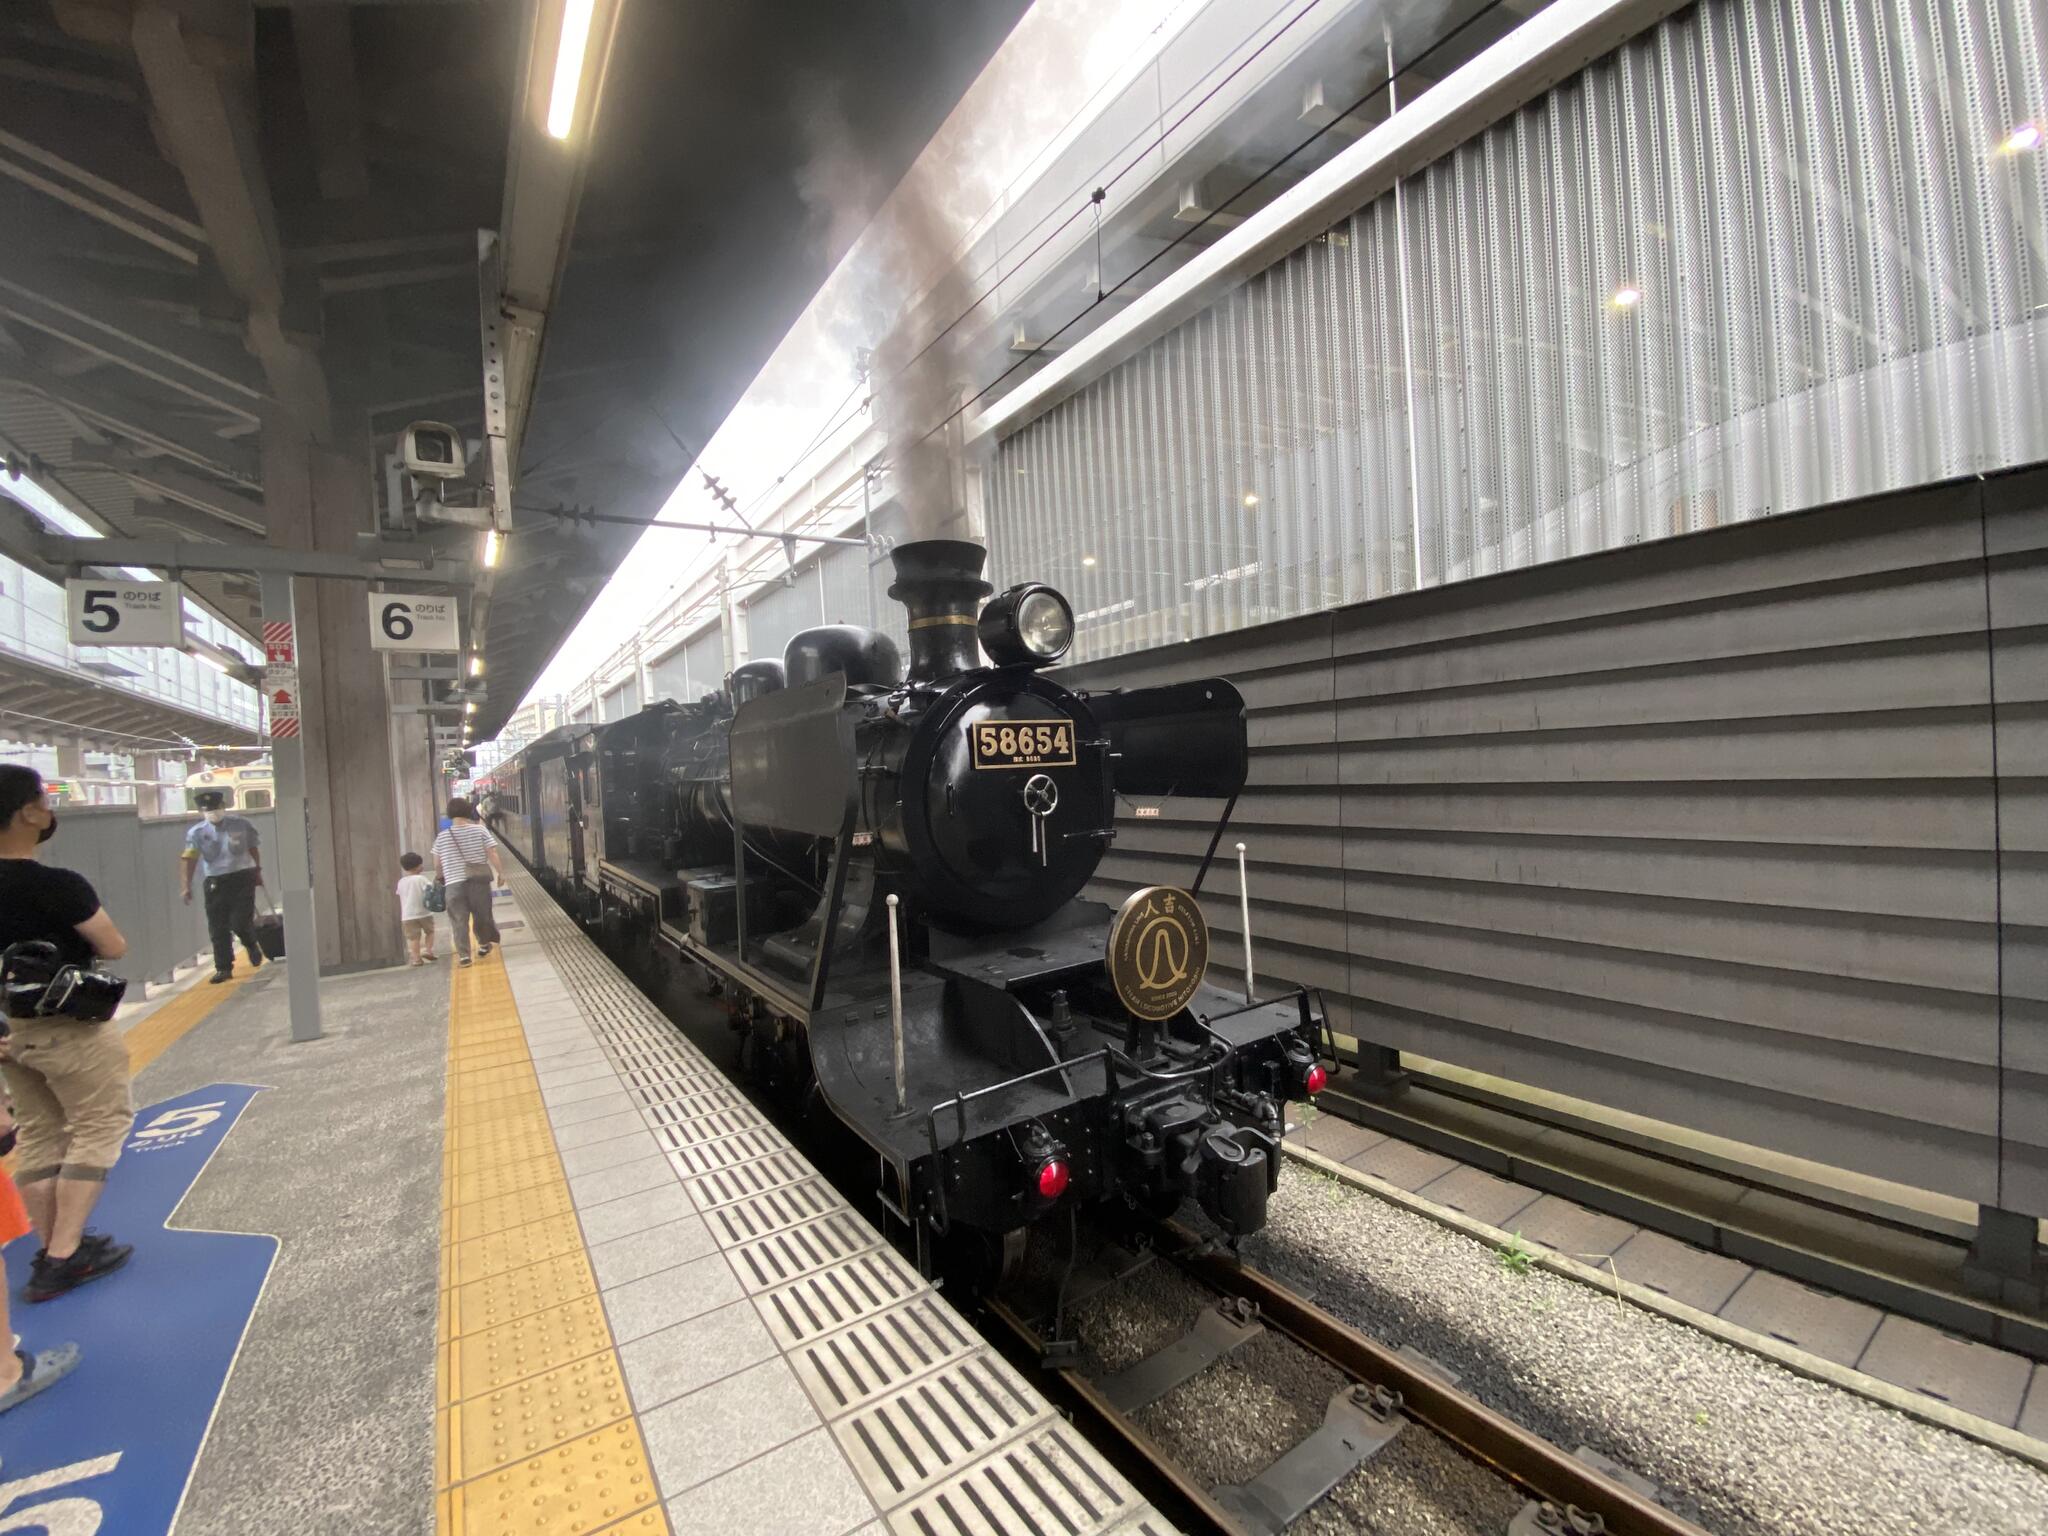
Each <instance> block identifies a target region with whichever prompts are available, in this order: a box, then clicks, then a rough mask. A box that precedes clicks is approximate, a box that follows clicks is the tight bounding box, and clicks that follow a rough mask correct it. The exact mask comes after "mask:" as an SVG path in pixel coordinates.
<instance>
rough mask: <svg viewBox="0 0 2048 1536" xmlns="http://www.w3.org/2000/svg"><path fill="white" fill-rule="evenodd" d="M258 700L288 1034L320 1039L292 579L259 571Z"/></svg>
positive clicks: (310, 838)
mask: <svg viewBox="0 0 2048 1536" xmlns="http://www.w3.org/2000/svg"><path fill="white" fill-rule="evenodd" d="M263 663H264V665H263V707H264V712H265V715H266V716H267V722H266V723H267V725H268V727H269V731H270V765H271V772H272V773H273V774H274V775H275V778H276V790H275V794H276V803H277V849H276V863H277V874H278V878H279V879H280V880H281V881H283V883H284V889H283V890H281V891H280V892H279V893H278V904H279V906H280V907H281V908H282V909H283V911H284V931H285V944H286V951H285V979H286V981H287V983H288V984H289V986H290V994H289V997H290V1002H291V1019H292V1039H293V1040H294V1041H303V1040H318V1039H319V1038H320V1033H321V1031H320V930H319V928H318V927H317V926H316V924H315V921H314V916H313V828H312V823H311V822H310V821H309V820H308V819H307V816H306V748H305V737H304V736H303V735H301V734H300V722H301V700H300V697H299V647H298V624H297V620H296V618H295V616H294V614H293V604H292V578H291V577H290V576H289V575H286V574H284V573H282V572H277V571H265V572H264V573H263Z"/></svg>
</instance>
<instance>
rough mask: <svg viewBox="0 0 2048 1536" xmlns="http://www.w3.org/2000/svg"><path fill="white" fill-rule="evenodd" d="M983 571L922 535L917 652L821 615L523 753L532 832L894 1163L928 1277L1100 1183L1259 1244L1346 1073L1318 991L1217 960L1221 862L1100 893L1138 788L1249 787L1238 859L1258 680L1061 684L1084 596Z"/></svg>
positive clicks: (555, 866)
mask: <svg viewBox="0 0 2048 1536" xmlns="http://www.w3.org/2000/svg"><path fill="white" fill-rule="evenodd" d="M984 558H985V556H984V552H983V550H982V549H981V547H980V546H979V545H975V544H971V543H963V542H956V541H949V540H927V541H923V542H918V543H911V544H906V545H903V546H901V547H899V548H898V549H896V550H895V551H894V562H895V568H896V580H895V583H894V585H892V586H891V587H890V589H889V591H890V596H892V597H894V598H896V599H898V600H900V601H901V602H902V603H903V604H904V606H905V608H906V609H907V610H908V613H909V636H910V656H909V665H908V667H907V669H906V668H904V667H903V665H902V662H901V658H900V656H899V653H898V651H897V648H896V646H895V644H894V642H892V641H891V640H890V639H889V638H888V637H886V636H884V635H882V634H880V633H878V632H875V631H872V630H866V629H859V628H854V627H851V626H831V627H827V628H822V629H813V630H807V631H804V632H803V633H801V634H799V635H797V636H796V637H795V638H794V639H793V640H791V641H790V643H789V646H788V648H787V650H786V651H785V654H784V657H783V660H782V661H781V662H780V663H779V664H778V663H775V662H768V661H756V662H752V663H749V664H747V665H744V666H742V667H740V668H738V669H737V670H736V671H735V672H734V673H733V674H732V676H731V677H730V679H729V680H728V686H727V688H726V690H724V691H723V692H721V693H716V694H712V695H709V696H707V697H706V698H704V699H701V700H697V701H695V702H692V703H688V704H676V703H672V702H664V703H660V704H656V705H654V706H652V707H650V708H648V709H645V710H642V711H640V712H639V713H638V714H636V715H633V716H630V717H628V718H626V719H624V720H620V721H617V722H613V723H611V724H609V725H604V726H597V727H582V728H572V729H569V730H566V731H563V732H558V733H556V734H555V735H554V736H552V737H549V738H544V739H543V741H542V742H539V743H536V744H535V746H534V747H533V748H530V749H529V750H528V752H527V753H526V754H524V760H523V761H515V762H513V763H510V764H507V765H506V766H505V768H504V769H502V770H501V771H500V774H499V776H498V779H497V785H498V787H499V788H500V789H501V790H502V791H504V792H503V793H501V794H500V795H499V797H498V801H497V803H498V804H499V805H500V806H501V807H502V806H506V805H513V804H516V806H517V807H518V808H517V810H516V811H514V812H511V813H510V814H509V816H508V817H506V818H504V820H505V821H507V822H508V823H509V824H506V825H504V826H503V830H504V831H505V832H506V834H507V837H508V840H509V841H511V842H512V843H513V844H514V845H515V847H517V848H518V849H519V851H520V852H521V854H522V856H523V857H526V858H527V860H528V862H529V863H530V864H532V865H533V866H534V867H535V869H536V870H537V872H539V873H540V874H541V875H542V877H543V878H544V879H546V880H547V881H548V883H549V884H550V885H551V887H552V888H553V889H554V891H555V893H556V894H557V896H558V897H559V898H561V899H562V900H563V901H564V903H565V904H566V905H568V906H570V907H571V909H572V910H575V911H576V912H578V914H579V915H580V916H581V917H582V918H583V919H584V920H585V921H586V923H587V924H588V925H590V926H591V927H593V928H595V929H596V930H597V931H598V932H599V933H600V934H601V936H602V937H603V939H604V941H605V942H606V943H607V945H608V946H609V947H610V948H612V949H613V951H614V952H615V953H619V954H622V955H630V956H633V957H636V958H640V959H645V958H646V957H647V956H648V955H649V954H650V953H651V952H665V953H667V954H670V955H673V956H676V957H680V959H682V960H683V961H685V962H687V963H688V964H690V965H692V966H695V967H698V968H701V970H702V971H703V972H704V973H705V974H706V975H707V976H708V978H709V979H710V981H711V983H712V985H713V987H714V988H715V989H716V990H717V991H718V992H719V993H720V994H722V995H723V997H724V998H725V1000H726V1006H727V1008H728V1010H729V1013H730V1016H731V1018H732V1022H733V1024H734V1027H735V1028H736V1030H738V1031H739V1033H740V1036H741V1040H742V1053H743V1056H744V1058H745V1060H746V1062H747V1064H748V1066H749V1068H750V1070H751V1071H752V1072H753V1073H754V1074H755V1075H756V1076H757V1077H758V1078H759V1079H761V1080H763V1081H764V1082H766V1083H768V1084H771V1085H772V1086H773V1087H775V1088H776V1089H778V1090H779V1091H781V1092H782V1093H785V1094H787V1095H788V1096H789V1097H790V1098H792V1099H794V1100H796V1101H799V1102H801V1103H803V1104H805V1105H806V1106H807V1108H809V1109H810V1110H812V1111H814V1112H815V1111H823V1112H824V1113H826V1114H829V1116H831V1117H832V1119H834V1120H836V1121H837V1122H840V1123H841V1124H843V1125H844V1126H845V1127H846V1129H847V1130H848V1131H850V1132H851V1133H852V1135H853V1137H855V1138H857V1139H858V1142H859V1144H861V1145H862V1146H863V1147H864V1148H865V1149H867V1150H868V1151H869V1152H871V1153H872V1154H873V1155H874V1156H875V1157H876V1159H878V1162H879V1167H880V1171H881V1178H880V1188H881V1192H882V1196H883V1200H884V1204H885V1207H886V1208H887V1210H888V1213H889V1215H890V1216H891V1217H892V1218H893V1219H894V1220H895V1221H897V1222H900V1224H901V1228H902V1235H903V1236H904V1237H905V1238H906V1239H907V1241H908V1244H909V1246H911V1247H912V1248H913V1249H914V1251H915V1252H916V1254H917V1256H918V1258H919V1261H920V1264H921V1265H923V1266H925V1267H926V1268H927V1269H929V1268H930V1267H931V1265H932V1263H933V1260H934V1256H935V1252H936V1249H937V1247H938V1245H939V1242H940V1240H945V1239H953V1238H969V1239H971V1240H973V1242H974V1243H975V1244H978V1245H979V1246H980V1247H981V1248H983V1249H984V1250H990V1249H992V1250H993V1251H994V1252H995V1253H996V1254H997V1255H998V1256H1000V1257H1002V1258H1003V1259H1005V1260H1006V1261H1007V1260H1010V1259H1014V1257H1015V1256H1016V1255H1017V1254H1018V1253H1019V1252H1021V1246H1022V1238H1023V1236H1024V1234H1026V1233H1027V1232H1028V1231H1029V1230H1030V1229H1031V1228H1032V1227H1033V1226H1034V1225H1036V1224H1037V1223H1039V1222H1040V1221H1042V1220H1043V1219H1045V1218H1046V1217H1048V1216H1049V1215H1052V1214H1054V1213H1056V1212H1060V1211H1062V1210H1063V1208H1065V1209H1071V1208H1074V1207H1076V1206H1078V1205H1080V1204H1084V1203H1096V1202H1105V1201H1121V1202H1125V1203H1126V1204H1127V1205H1128V1206H1130V1207H1131V1208H1134V1209H1136V1210H1139V1211H1142V1212H1144V1213H1146V1214H1151V1215H1164V1214H1167V1213H1169V1212H1171V1211H1172V1210H1174V1209H1176V1208H1177V1207H1179V1206H1180V1205H1181V1204H1182V1203H1183V1202H1185V1201H1189V1200H1193V1201H1195V1202H1197V1203H1198V1204H1199V1205H1200V1207H1201V1208H1202V1209H1203V1210H1204V1211H1205V1212H1207V1214H1208V1215H1209V1216H1210V1217H1211V1218H1212V1219H1213V1220H1214V1221H1215V1222H1216V1223H1217V1224H1218V1225H1219V1226H1221V1227H1222V1228H1223V1229H1224V1230H1225V1231H1226V1232H1227V1233H1231V1234H1235V1235H1242V1234H1245V1233H1248V1232H1252V1231H1255V1230H1257V1229H1258V1228H1259V1227H1260V1226H1261V1225H1263V1224H1264V1221H1265V1215H1266V1203H1267V1198H1268V1196H1269V1194H1270V1193H1271V1191H1272V1190H1273V1189H1274V1188H1275V1187H1276V1186H1277V1183H1278V1179H1279V1169H1280V1155H1279V1139H1280V1136H1281V1133H1282V1128H1283V1121H1284V1115H1285V1112H1286V1105H1287V1103H1288V1102H1289V1101H1290V1100H1300V1099H1304V1098H1306V1097H1308V1096H1309V1095H1311V1094H1313V1093H1314V1092H1315V1091H1317V1090H1318V1089H1319V1088H1320V1087H1321V1086H1322V1082H1323V1069H1322V1068H1321V1067H1320V1066H1319V1065H1318V1057H1319V1055H1321V1054H1322V1052H1321V1050H1320V1046H1321V1042H1322V1036H1323V1021H1322V1014H1321V1009H1320V1006H1319V1003H1318V1000H1317V999H1316V998H1315V997H1314V996H1313V995H1312V994H1310V993H1309V992H1307V991H1306V990H1304V989H1301V988H1292V987H1287V986H1284V985H1279V984H1275V983H1272V982H1265V983H1264V985H1263V986H1262V988H1261V990H1260V991H1259V993H1258V995H1256V996H1255V997H1247V995H1246V994H1245V991H1244V988H1243V986H1242V984H1241V978H1239V977H1237V976H1234V975H1233V976H1230V977H1228V978H1219V979H1211V978H1210V976H1209V974H1208V966H1207V958H1208V933H1207V927H1206V924H1205V923H1204V921H1203V916H1202V912H1201V907H1200V903H1199V900H1198V896H1197V893H1198V891H1199V888H1200V885H1201V883H1202V880H1201V877H1200V876H1198V877H1197V879H1196V880H1195V881H1194V882H1193V885H1194V887H1195V889H1194V890H1178V889H1173V888H1168V887H1152V888H1149V889H1147V890H1142V891H1139V892H1136V893H1135V894H1133V895H1132V896H1131V897H1130V898H1129V900H1128V901H1126V902H1125V903H1124V904H1123V907H1122V908H1121V910H1119V911H1112V910H1111V909H1110V908H1109V907H1108V906H1106V905H1103V904H1101V903H1099V902H1096V901H1091V900H1087V899H1085V898H1083V897H1082V895H1081V892H1082V890H1083V888H1084V886H1085V885H1086V884H1087V882H1088V881H1089V879H1090V878H1091V877H1092V876H1093V875H1094V873H1095V871H1096V868H1097V866H1098V864H1099V863H1100V862H1101V859H1102V857H1103V854H1104V852H1105V850H1106V849H1107V848H1108V846H1109V844H1110V842H1111V840H1112V839H1113V838H1114V837H1115V835H1116V831H1115V819H1116V808H1117V806H1118V804H1119V802H1120V801H1127V800H1132V799H1138V800H1149V801H1153V802H1155V803H1156V801H1157V800H1158V799H1159V798H1160V797H1164V796H1169V795H1182V796H1192V797H1197V798H1201V799H1205V800H1214V801H1220V802H1222V804H1223V811H1222V816H1221V818H1220V819H1219V820H1218V822H1217V824H1216V827H1215V830H1214V835H1213V836H1212V837H1211V839H1210V842H1209V853H1210V855H1211V857H1213V855H1214V853H1215V849H1216V846H1217V841H1218V839H1220V837H1221V834H1222V830H1223V826H1224V824H1225V823H1226V822H1227V820H1228V816H1229V808H1230V806H1231V805H1232V804H1233V803H1234V801H1235V799H1236V796H1237V794H1238V791H1239V790H1240V789H1241V788H1242V786H1243V784H1244V779H1245V773H1246V736H1245V715H1244V703H1243V700H1242V698H1241V697H1240V696H1239V694H1238V692H1237V690H1236V689H1235V688H1234V687H1233V686H1232V685H1231V684H1229V683H1228V682H1225V681H1223V680H1221V679H1211V680H1207V681H1203V682H1198V683H1187V684H1178V685H1174V686H1171V687H1163V688H1147V689H1135V690H1128V691H1115V692H1099V693H1093V694H1088V693H1083V692H1079V691H1076V690H1073V689H1070V688H1067V687H1065V686H1063V685H1062V684H1061V683H1060V682H1058V681H1057V680H1055V679H1054V678H1052V677H1049V676H1047V675H1045V672H1044V670H1043V669H1044V668H1046V667H1047V666H1049V665H1051V664H1052V663H1053V662H1056V661H1057V660H1059V659H1060V657H1061V656H1062V655H1064V654H1065V652H1066V650H1067V648H1068V646H1069V644H1070V643H1071V640H1072V634H1073V622H1074V621H1073V615H1072V611H1071V609H1070V608H1069V606H1068V604H1067V602H1066V600H1065V599H1064V598H1063V597H1061V596H1060V594H1058V593H1057V592H1055V591H1053V590H1052V589H1051V588H1049V587H1046V586H1043V585H1038V584H1025V585H1022V586H1018V587H1013V588H1011V589H1010V590H1009V591H1006V592H1004V593H1002V594H1001V595H1000V596H995V597H993V598H992V599H991V598H990V593H991V588H990V586H989V584H988V583H987V582H986V581H984V580H983V579H982V575H981V570H982V563H983V560H984ZM985 600H986V601H985ZM984 652H985V653H986V657H987V660H986V662H984V660H983V653H984ZM1208 864H1209V860H1208V859H1205V860H1204V861H1203V867H1202V874H1204V875H1206V873H1207V870H1208Z"/></svg>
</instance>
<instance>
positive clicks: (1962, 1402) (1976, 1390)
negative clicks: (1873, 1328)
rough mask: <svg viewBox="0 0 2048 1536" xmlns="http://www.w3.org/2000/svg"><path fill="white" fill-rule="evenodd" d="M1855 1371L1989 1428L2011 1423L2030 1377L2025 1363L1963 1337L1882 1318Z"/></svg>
mask: <svg viewBox="0 0 2048 1536" xmlns="http://www.w3.org/2000/svg"><path fill="white" fill-rule="evenodd" d="M1857 1369H1859V1370H1861V1371H1864V1372H1866V1373H1868V1374H1869V1375H1872V1376H1875V1377H1877V1378H1878V1380H1880V1381H1888V1382H1891V1383H1892V1384H1893V1385H1894V1386H1899V1387H1904V1388H1906V1389H1907V1390H1908V1391H1911V1392H1920V1393H1924V1394H1925V1395H1926V1396H1928V1397H1931V1398H1934V1399H1936V1400H1937V1401H1940V1402H1944V1403H1947V1404H1948V1405H1949V1406H1950V1407H1952V1408H1960V1409H1962V1410H1963V1411H1964V1412H1965V1413H1974V1414H1976V1415H1977V1416H1978V1417H1979V1418H1985V1419H1989V1420H1991V1422H1992V1423H1994V1424H2007V1425H2010V1424H2012V1423H2014V1422H2015V1421H2016V1420H2017V1419H2018V1418H2019V1414H2020V1400H2021V1398H2022V1397H2023V1396H2024V1395H2025V1394H2026V1391H2027V1383H2028V1379H2029V1377H2030V1376H2031V1375H2032V1366H2031V1364H2030V1362H2028V1361H2026V1360H2023V1359H2021V1358H2020V1357H2019V1356H2018V1355H2010V1354H2007V1353H2006V1352H2005V1351H2004V1350H2002V1349H1993V1348H1992V1347H1991V1346H1990V1345H1988V1344H1978V1343H1975V1342H1973V1341H1972V1340H1969V1339H1958V1338H1956V1337H1954V1336H1953V1335H1951V1334H1946V1333H1943V1332H1942V1331H1941V1330H1940V1329H1938V1328H1930V1327H1928V1326H1927V1325H1926V1324H1925V1323H1916V1322H1914V1321H1913V1320H1912V1319H1911V1318H1905V1317H1887V1318H1886V1319H1885V1320H1884V1322H1883V1323H1882V1324H1880V1325H1879V1327H1878V1330H1877V1332H1876V1333H1875V1334H1874V1335H1873V1336H1872V1338H1871V1340H1870V1347H1869V1348H1868V1349H1866V1350H1864V1351H1863V1358H1862V1359H1861V1360H1859V1361H1858V1362H1857Z"/></svg>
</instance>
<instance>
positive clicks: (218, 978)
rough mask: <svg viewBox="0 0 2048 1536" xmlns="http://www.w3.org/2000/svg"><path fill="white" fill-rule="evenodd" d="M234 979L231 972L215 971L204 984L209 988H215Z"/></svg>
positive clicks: (233, 974)
mask: <svg viewBox="0 0 2048 1536" xmlns="http://www.w3.org/2000/svg"><path fill="white" fill-rule="evenodd" d="M234 977H235V973H234V972H233V971H215V972H214V973H213V974H212V975H211V976H209V977H207V978H206V984H207V985H208V986H209V987H217V986H219V985H220V984H221V983H222V982H224V981H232V980H234Z"/></svg>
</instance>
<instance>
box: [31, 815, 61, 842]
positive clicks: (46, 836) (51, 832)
mask: <svg viewBox="0 0 2048 1536" xmlns="http://www.w3.org/2000/svg"><path fill="white" fill-rule="evenodd" d="M56 835H57V813H56V812H55V811H52V812H50V824H49V825H48V826H47V827H45V828H43V830H42V831H40V832H38V833H37V834H36V841H37V842H39V843H47V842H48V841H49V840H50V839H51V838H53V837H55V836H56Z"/></svg>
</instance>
